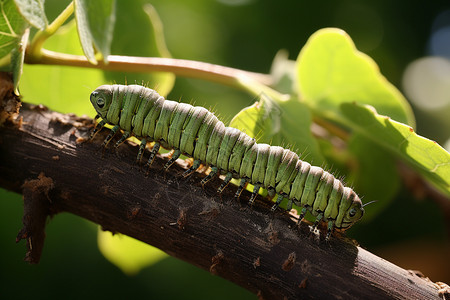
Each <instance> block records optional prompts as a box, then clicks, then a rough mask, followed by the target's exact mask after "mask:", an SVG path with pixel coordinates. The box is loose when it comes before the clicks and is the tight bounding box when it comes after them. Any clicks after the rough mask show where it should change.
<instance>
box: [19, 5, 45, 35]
mask: <svg viewBox="0 0 450 300" xmlns="http://www.w3.org/2000/svg"><path fill="white" fill-rule="evenodd" d="M14 2H15V3H16V5H17V8H18V9H19V12H20V13H21V14H22V16H23V17H24V18H25V19H26V20H27V21H28V23H30V24H31V25H32V26H34V27H36V28H37V29H39V30H45V28H47V26H48V21H47V16H46V15H45V10H44V2H45V1H44V0H14Z"/></svg>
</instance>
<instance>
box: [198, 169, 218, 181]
mask: <svg viewBox="0 0 450 300" xmlns="http://www.w3.org/2000/svg"><path fill="white" fill-rule="evenodd" d="M217 172H219V168H217V167H211V172H209V174H208V176H206V177H205V178H203V179H202V181H201V184H202V186H203V185H205V184H206V183H207V182H208V181H210V180H211V179H212V178H213V177H214V176H216V174H217Z"/></svg>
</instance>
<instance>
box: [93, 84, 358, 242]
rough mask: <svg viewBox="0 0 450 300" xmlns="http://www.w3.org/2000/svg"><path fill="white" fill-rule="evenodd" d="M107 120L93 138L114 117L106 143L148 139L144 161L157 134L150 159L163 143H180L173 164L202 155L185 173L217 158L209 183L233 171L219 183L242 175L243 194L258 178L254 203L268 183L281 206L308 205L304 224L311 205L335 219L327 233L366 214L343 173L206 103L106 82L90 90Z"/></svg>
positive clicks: (321, 216) (170, 146)
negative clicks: (260, 136)
mask: <svg viewBox="0 0 450 300" xmlns="http://www.w3.org/2000/svg"><path fill="white" fill-rule="evenodd" d="M90 100H91V102H92V105H93V106H94V108H95V110H96V111H97V116H96V119H98V118H99V117H101V118H102V120H101V121H100V122H99V124H98V126H97V127H96V128H95V129H94V131H93V132H92V135H91V138H92V137H93V136H94V135H95V133H96V132H98V131H99V130H100V129H101V128H102V127H103V126H104V125H105V124H112V125H114V127H113V128H112V129H111V132H110V134H109V135H108V136H107V138H106V139H105V141H104V145H105V146H106V145H107V144H108V143H109V142H110V141H111V139H112V138H113V137H114V135H115V134H116V132H117V131H118V130H119V129H121V130H123V131H124V134H123V136H122V137H121V138H120V140H119V141H118V142H117V143H116V145H115V147H118V146H119V145H120V144H121V143H122V142H124V141H125V140H126V139H127V138H128V137H130V136H131V135H133V136H136V137H138V138H140V139H141V143H140V147H139V151H138V155H137V161H138V162H139V161H140V160H141V158H142V155H143V153H144V149H145V146H146V144H147V142H155V144H154V147H153V149H152V151H151V153H150V158H149V160H148V162H147V164H146V166H147V167H150V165H151V164H152V162H153V160H154V158H155V155H156V153H157V152H158V151H159V148H160V146H162V147H164V148H166V149H174V153H173V156H172V158H171V159H170V160H169V161H168V162H167V163H166V164H165V166H164V168H165V169H167V168H169V167H170V166H171V165H172V164H173V163H174V162H175V160H176V159H177V158H178V157H179V156H180V155H181V154H184V155H187V156H190V157H192V158H194V163H193V165H192V167H191V168H190V169H188V170H186V172H185V173H184V174H183V176H188V175H190V174H191V173H192V172H194V171H195V170H196V169H198V168H199V167H200V164H201V163H204V164H207V165H209V166H211V172H210V173H209V174H208V176H206V177H205V178H204V179H203V180H202V182H201V183H202V184H205V183H206V182H208V181H209V180H211V179H212V178H213V177H214V176H216V175H217V174H218V173H219V172H220V173H222V174H226V176H225V179H224V181H223V182H222V184H221V186H220V187H219V189H218V192H219V193H221V192H222V191H223V190H224V189H225V187H226V186H227V185H228V183H229V182H230V181H231V179H232V178H241V181H240V184H239V187H238V189H237V192H236V194H235V197H236V198H238V197H239V195H240V194H241V192H242V190H243V189H244V188H245V186H246V184H247V183H251V184H253V185H254V190H253V193H252V195H251V197H250V201H249V203H250V204H252V203H253V201H254V200H255V198H256V196H257V194H258V192H259V190H260V188H261V187H264V188H266V189H267V190H268V192H269V195H272V196H274V194H275V193H276V194H277V195H278V196H277V199H276V202H275V204H274V205H273V207H272V210H275V209H276V208H277V207H278V205H279V204H280V203H281V201H282V200H283V199H284V198H287V199H288V200H289V202H288V210H290V209H291V207H292V203H294V204H296V205H297V206H299V207H301V208H302V210H301V212H300V217H299V220H298V224H300V221H301V220H302V219H303V218H304V216H305V214H306V213H307V212H308V211H309V212H310V213H311V214H312V215H313V216H315V217H316V221H315V224H314V226H315V227H316V226H317V225H318V223H319V222H320V221H325V222H328V231H327V236H326V239H329V237H330V235H331V233H332V231H333V229H334V228H339V229H343V230H345V229H348V228H349V227H350V226H351V225H353V224H354V223H355V222H357V221H358V220H359V219H361V217H362V216H363V214H364V208H363V205H362V203H361V200H360V199H359V197H358V195H357V194H356V193H355V192H354V191H353V190H352V189H351V188H349V187H344V185H343V184H342V183H341V181H340V180H338V179H336V178H335V177H334V176H333V175H332V174H330V173H329V172H327V171H325V170H323V169H322V168H320V167H316V166H311V165H310V164H309V163H307V162H305V161H302V160H300V159H299V157H298V156H297V154H295V153H294V152H292V151H290V150H288V149H284V148H282V147H278V146H270V145H267V144H258V143H256V142H255V140H254V139H252V138H250V137H249V136H248V135H247V134H245V133H244V132H242V131H240V130H238V129H236V128H232V127H225V125H224V124H223V123H222V122H221V121H219V120H218V119H217V117H216V116H215V115H214V114H213V113H211V112H210V111H208V110H207V109H205V108H203V107H194V106H192V105H189V104H186V103H179V102H175V101H171V100H165V99H164V98H163V97H162V96H160V95H159V94H158V93H157V92H156V91H154V90H152V89H149V88H146V87H143V86H140V85H117V84H115V85H102V86H100V87H98V88H97V89H96V90H95V91H94V92H92V94H91V96H90Z"/></svg>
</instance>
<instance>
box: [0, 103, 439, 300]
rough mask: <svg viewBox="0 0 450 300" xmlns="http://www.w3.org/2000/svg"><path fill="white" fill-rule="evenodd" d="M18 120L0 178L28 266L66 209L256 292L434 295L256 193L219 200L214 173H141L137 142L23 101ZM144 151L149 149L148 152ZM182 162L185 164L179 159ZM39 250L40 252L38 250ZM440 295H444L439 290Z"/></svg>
mask: <svg viewBox="0 0 450 300" xmlns="http://www.w3.org/2000/svg"><path fill="white" fill-rule="evenodd" d="M20 116H21V117H23V122H21V124H20V125H17V124H15V125H11V124H10V125H8V126H6V127H3V128H0V174H1V178H0V185H1V186H2V187H4V188H7V189H9V190H13V191H16V192H19V193H22V194H23V195H24V204H25V207H24V228H23V230H22V231H21V232H20V233H19V235H18V239H22V238H25V239H26V241H27V245H28V249H29V251H28V254H27V260H28V261H30V262H32V263H36V262H38V261H39V257H40V252H41V249H42V245H43V241H44V236H45V233H44V229H45V228H44V227H45V220H46V218H47V216H49V215H53V214H57V213H60V212H70V213H73V214H76V215H79V216H81V217H83V218H86V219H89V220H91V221H93V222H95V223H98V224H100V225H101V226H102V228H103V229H105V230H110V231H112V232H121V233H124V234H126V235H129V236H131V237H134V238H137V239H139V240H141V241H144V242H146V243H148V244H151V245H153V246H156V247H158V248H160V249H162V250H163V251H165V252H167V253H168V254H170V255H172V256H175V257H178V258H180V259H182V260H185V261H187V262H189V263H192V264H194V265H196V266H198V267H200V268H203V269H206V270H209V271H210V272H211V273H213V274H215V275H217V276H221V277H224V278H226V279H228V280H230V281H232V282H235V283H236V284H239V285H241V286H243V287H244V288H246V289H248V290H250V291H252V292H254V293H255V294H257V295H259V296H260V297H262V298H264V299H313V298H315V299H442V298H443V297H444V296H443V294H441V295H439V293H438V288H437V287H436V285H435V284H433V283H432V282H430V281H429V280H427V279H425V278H421V277H419V276H417V275H416V274H414V273H413V272H410V271H407V270H404V269H402V268H400V267H397V266H395V265H393V264H391V263H389V262H387V261H385V260H383V259H381V258H379V257H377V256H375V255H373V254H371V253H369V252H368V251H366V250H364V249H362V248H360V247H358V246H356V245H355V244H354V243H353V242H352V241H350V240H348V239H346V238H344V237H340V236H337V235H335V236H333V238H332V239H331V241H330V242H326V241H324V240H323V233H322V235H318V234H315V233H309V229H308V226H306V225H305V226H302V228H303V230H300V232H298V231H297V230H295V229H293V228H295V220H293V219H292V216H290V215H289V214H288V213H286V212H282V211H281V210H279V211H277V212H276V213H270V209H269V208H270V205H269V204H268V203H267V201H266V200H264V199H260V197H258V198H259V199H258V200H257V201H256V203H255V205H254V207H253V208H250V207H248V206H247V205H246V204H245V202H246V201H248V198H249V194H248V193H246V192H244V193H243V194H242V196H241V199H242V201H241V203H238V202H237V201H235V200H234V199H233V192H234V191H235V189H236V187H235V186H230V187H228V189H227V191H226V192H224V194H223V195H222V197H220V196H219V195H217V194H216V192H215V190H216V189H217V187H218V186H219V184H220V179H216V180H213V181H212V182H211V183H208V185H207V186H206V187H205V188H204V189H203V188H202V187H201V186H200V185H199V181H200V178H201V177H203V176H204V175H202V174H199V173H196V174H194V175H193V176H192V177H191V178H189V179H186V180H184V179H182V177H181V176H180V175H181V172H182V171H183V170H184V169H183V166H182V165H183V162H182V161H181V164H176V165H174V166H173V167H171V169H170V171H168V172H164V171H163V170H162V166H163V164H164V162H165V161H166V159H167V158H164V157H161V156H158V157H157V158H156V160H155V162H154V165H153V166H152V168H151V170H150V174H149V175H148V176H145V172H144V171H143V170H141V169H140V168H139V167H138V166H137V165H136V163H135V161H134V160H135V157H136V153H137V148H136V147H134V146H132V145H130V144H124V145H123V146H121V147H120V148H119V149H118V151H117V152H114V151H113V150H111V149H110V148H108V149H106V150H103V149H102V147H101V144H102V141H103V138H104V137H105V134H104V133H103V134H100V135H99V136H98V137H96V138H95V139H94V141H93V142H84V143H81V141H82V140H83V138H85V137H86V136H87V135H88V131H89V130H90V129H91V126H90V125H91V124H92V123H91V120H86V119H81V118H77V117H75V116H69V115H61V114H58V113H54V112H50V111H46V110H45V109H44V110H43V109H39V108H35V109H30V108H25V109H24V108H22V110H21V113H20ZM147 155H148V153H147ZM184 167H185V166H184ZM44 255H45V253H44ZM447 295H448V294H447Z"/></svg>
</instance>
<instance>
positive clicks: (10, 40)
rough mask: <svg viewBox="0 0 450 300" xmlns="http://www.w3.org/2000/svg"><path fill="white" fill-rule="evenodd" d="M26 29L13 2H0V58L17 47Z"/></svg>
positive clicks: (7, 0) (8, 0)
mask: <svg viewBox="0 0 450 300" xmlns="http://www.w3.org/2000/svg"><path fill="white" fill-rule="evenodd" d="M27 27H28V24H27V22H26V21H25V19H24V18H23V17H22V15H21V14H20V13H19V11H18V10H17V7H16V4H15V3H14V1H13V0H5V1H0V58H2V57H4V56H6V55H8V54H10V52H11V50H13V49H14V48H17V47H18V44H19V43H20V39H21V38H22V35H23V33H24V31H25V29H26V28H27Z"/></svg>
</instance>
